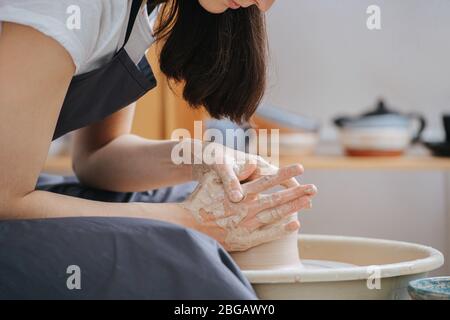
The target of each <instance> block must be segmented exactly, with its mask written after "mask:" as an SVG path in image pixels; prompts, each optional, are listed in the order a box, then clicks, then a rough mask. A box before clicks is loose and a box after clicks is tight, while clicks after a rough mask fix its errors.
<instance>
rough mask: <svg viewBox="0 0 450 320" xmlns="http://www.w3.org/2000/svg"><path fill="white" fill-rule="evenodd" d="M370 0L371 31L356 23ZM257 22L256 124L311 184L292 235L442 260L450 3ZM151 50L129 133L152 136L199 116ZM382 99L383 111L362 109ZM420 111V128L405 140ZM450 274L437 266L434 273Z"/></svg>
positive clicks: (293, 0)
mask: <svg viewBox="0 0 450 320" xmlns="http://www.w3.org/2000/svg"><path fill="white" fill-rule="evenodd" d="M373 4H376V5H377V6H378V7H379V8H380V10H381V11H380V13H381V15H380V18H381V29H380V30H369V29H368V28H367V25H366V22H367V19H368V18H369V16H370V14H368V13H367V12H366V11H367V8H368V7H369V6H370V5H373ZM267 25H268V34H269V43H270V54H271V60H270V61H271V63H270V70H269V73H270V76H269V87H268V91H267V95H266V97H265V100H264V103H263V106H262V108H261V111H260V112H259V114H258V115H257V117H256V118H255V119H254V123H255V124H256V125H258V126H259V127H261V128H274V127H276V128H281V133H282V135H281V137H280V143H281V145H280V152H281V154H280V155H281V163H282V164H287V163H291V162H300V163H302V164H303V165H304V166H305V169H306V172H305V174H304V175H303V176H302V177H301V181H302V182H305V183H314V184H316V185H317V186H318V188H319V195H318V196H317V198H316V200H315V202H314V208H313V209H311V210H309V211H305V212H301V213H300V218H301V222H302V230H301V232H304V233H319V234H335V235H353V236H367V237H376V238H386V239H393V240H403V241H411V242H417V243H421V244H426V245H430V246H433V247H435V248H436V249H438V250H441V251H442V252H443V253H444V254H445V255H446V256H447V257H450V160H449V159H450V158H446V157H443V156H445V155H448V153H450V147H448V143H446V142H445V141H444V140H445V139H446V136H445V131H444V127H443V125H442V122H443V120H442V116H443V115H444V114H446V113H449V114H450V58H449V57H450V42H449V41H448V36H449V32H450V1H448V0H386V1H382V0H377V1H366V0H342V1H328V0H279V1H277V3H276V4H275V5H274V7H273V9H272V10H271V11H270V12H269V13H268V17H267ZM156 50H157V48H151V50H149V57H150V60H151V64H152V67H153V69H154V71H155V74H156V76H157V78H158V81H159V86H158V88H157V89H156V90H153V91H152V92H150V93H149V94H147V95H146V96H145V97H144V98H142V99H141V100H140V101H139V102H138V110H137V114H136V119H135V125H134V129H133V130H134V132H135V133H137V134H140V135H142V136H145V137H149V138H155V139H162V138H169V137H170V134H171V132H172V131H173V130H174V129H176V128H182V127H184V128H188V129H190V130H192V128H193V121H194V120H205V119H207V116H206V115H205V114H204V112H202V111H195V112H194V111H192V110H190V109H188V107H187V105H186V103H185V102H184V101H183V100H182V99H181V98H180V94H179V93H180V90H181V88H180V87H179V86H175V90H174V91H175V92H173V91H171V90H170V89H169V88H168V86H167V81H166V79H165V78H164V77H163V76H162V75H161V74H160V72H159V70H158V64H157V59H156V58H155V56H156V54H155V52H156ZM380 98H382V99H383V101H384V106H383V107H382V108H381V110H380V108H379V109H378V112H372V113H371V114H370V115H366V116H361V115H362V114H363V113H367V112H370V111H375V110H376V107H377V106H378V107H379V106H380V105H379V104H378V102H377V101H378V100H379V99H380ZM394 111H395V112H396V113H393V112H394ZM411 113H414V114H415V116H412V115H411ZM341 116H344V117H345V118H343V119H341V120H342V121H341V122H339V126H337V125H336V124H335V122H336V121H335V120H336V119H337V117H341ZM420 116H422V117H424V119H425V120H426V124H427V125H426V128H425V129H424V131H423V132H422V135H421V137H420V143H416V144H414V145H411V144H410V142H411V140H412V139H413V138H414V136H415V135H416V133H417V131H419V129H420V120H418V119H420ZM67 141H68V138H67V137H66V138H63V139H60V140H59V141H56V142H55V143H54V145H53V146H52V150H51V155H50V156H49V160H48V163H47V166H46V169H45V170H46V171H49V172H57V173H70V160H69V158H68V156H67V153H68V151H67V145H68V143H67ZM424 142H429V148H431V149H430V150H429V149H428V148H427V147H426V145H425V144H424ZM352 151H353V152H356V153H357V154H356V155H358V156H357V157H354V155H355V153H353V154H352ZM434 155H439V157H436V156H434ZM449 272H450V264H449V263H446V265H445V266H444V267H443V268H441V269H440V270H438V272H437V274H444V273H449Z"/></svg>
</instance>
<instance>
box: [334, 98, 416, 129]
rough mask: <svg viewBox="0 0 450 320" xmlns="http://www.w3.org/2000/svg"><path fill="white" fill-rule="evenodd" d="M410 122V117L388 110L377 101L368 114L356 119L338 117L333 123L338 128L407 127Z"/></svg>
mask: <svg viewBox="0 0 450 320" xmlns="http://www.w3.org/2000/svg"><path fill="white" fill-rule="evenodd" d="M410 121H411V117H410V116H409V115H407V114H405V115H403V114H401V113H400V112H397V111H394V110H390V109H389V108H388V107H386V104H385V102H384V100H382V99H380V100H378V102H377V104H376V107H375V109H373V110H370V111H369V112H365V113H363V114H361V115H359V116H356V117H338V118H335V119H334V123H335V124H336V125H337V126H338V127H348V126H351V127H353V126H358V127H374V126H381V127H385V126H390V127H392V126H393V127H407V126H408V125H409V123H410Z"/></svg>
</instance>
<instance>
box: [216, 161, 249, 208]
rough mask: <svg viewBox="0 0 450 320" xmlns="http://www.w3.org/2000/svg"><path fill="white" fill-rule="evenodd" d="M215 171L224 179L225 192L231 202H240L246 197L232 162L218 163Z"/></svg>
mask: <svg viewBox="0 0 450 320" xmlns="http://www.w3.org/2000/svg"><path fill="white" fill-rule="evenodd" d="M215 169H216V170H215V171H216V173H217V174H218V175H219V177H220V179H221V180H222V184H223V188H224V190H225V193H226V194H227V196H228V199H230V201H231V202H239V201H241V200H242V199H243V198H244V191H243V190H242V187H241V183H240V181H239V179H238V177H237V175H236V173H235V171H234V169H233V165H231V164H226V163H225V164H216V165H215Z"/></svg>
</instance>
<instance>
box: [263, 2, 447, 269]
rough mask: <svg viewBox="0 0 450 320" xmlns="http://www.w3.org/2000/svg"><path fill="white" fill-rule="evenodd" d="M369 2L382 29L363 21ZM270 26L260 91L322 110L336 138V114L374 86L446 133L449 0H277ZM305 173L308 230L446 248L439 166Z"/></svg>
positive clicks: (292, 106)
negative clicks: (266, 75)
mask: <svg viewBox="0 0 450 320" xmlns="http://www.w3.org/2000/svg"><path fill="white" fill-rule="evenodd" d="M371 4H377V5H379V6H380V7H381V18H382V30H380V31H369V30H368V29H367V27H366V19H367V14H366V9H367V7H368V6H369V5H371ZM268 30H269V39H270V47H271V57H272V60H271V70H270V83H269V90H268V94H267V97H266V100H267V101H268V102H269V103H270V104H273V105H277V106H279V107H280V108H285V109H288V110H292V111H296V112H298V113H301V114H305V115H308V116H312V117H315V118H318V119H320V120H321V122H322V123H323V125H324V130H323V137H324V138H327V139H333V138H335V130H334V129H333V127H332V126H331V125H330V123H331V121H330V119H331V118H332V117H333V116H335V115H337V114H341V113H344V114H346V113H349V114H357V113H360V112H362V111H364V110H367V108H369V107H370V106H371V105H372V104H373V103H374V101H375V100H376V98H377V97H378V96H383V97H385V98H386V99H387V100H388V102H389V103H390V104H392V105H393V106H395V107H396V108H397V109H399V110H401V111H405V112H406V111H416V112H421V113H423V114H425V115H426V116H427V118H428V121H429V128H428V129H427V131H426V137H427V138H428V139H440V138H442V137H443V130H442V129H441V124H440V115H441V114H442V113H444V112H446V111H447V112H448V113H450V1H448V0H385V1H383V0H370V1H368V0H278V1H277V3H276V4H275V6H274V8H273V10H271V12H270V13H269V14H268ZM303 179H304V181H305V182H312V183H315V184H317V185H318V187H319V190H320V193H319V196H318V198H317V199H316V201H315V204H314V205H315V207H314V208H313V209H312V210H311V211H310V212H309V213H308V212H305V213H302V214H301V219H302V225H303V228H302V231H303V232H305V233H325V234H327V233H328V234H342V235H357V236H370V237H381V238H389V239H397V240H405V241H413V242H419V243H423V244H427V245H431V246H434V247H436V248H437V249H440V250H442V251H443V252H446V253H448V252H449V251H450V244H449V243H448V239H449V238H447V233H448V226H449V225H450V224H449V223H448V221H447V219H448V218H447V213H446V210H447V209H446V194H445V189H444V185H445V176H444V174H443V173H440V172H417V173H411V172H408V173H406V172H384V171H380V172H364V171H360V172H350V171H335V172H329V171H326V172H324V171H309V172H306V174H305V176H304V178H303ZM448 258H449V259H450V257H448ZM446 272H447V273H450V267H447V271H446ZM440 273H445V271H443V270H441V271H440Z"/></svg>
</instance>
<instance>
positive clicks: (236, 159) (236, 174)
mask: <svg viewBox="0 0 450 320" xmlns="http://www.w3.org/2000/svg"><path fill="white" fill-rule="evenodd" d="M199 149H200V148H197V150H199ZM194 150H195V148H194ZM201 150H202V161H201V164H199V165H195V164H194V167H193V176H194V178H195V179H196V180H198V179H200V177H201V176H202V175H203V174H204V173H205V172H207V171H209V170H213V171H215V172H216V173H217V175H218V176H219V177H220V179H221V180H222V184H223V188H224V190H225V192H226V194H227V196H228V198H229V200H230V201H231V202H239V201H241V200H242V199H244V197H245V196H246V195H245V194H244V190H243V188H242V186H241V181H244V180H245V181H252V180H255V179H258V178H261V177H263V176H267V177H268V178H270V176H271V175H275V174H277V173H278V170H279V168H278V167H276V166H274V165H271V164H270V163H269V162H267V161H266V160H264V159H263V158H262V157H260V156H257V155H253V154H246V153H244V152H241V151H237V150H234V149H230V148H227V147H225V146H223V145H221V144H218V143H214V142H206V143H205V142H202V147H201ZM197 156H198V155H195V154H194V158H196V157H197ZM197 159H198V157H197ZM300 168H301V173H303V167H300ZM281 185H282V186H284V187H286V188H291V187H295V186H299V183H298V182H297V180H296V179H295V178H291V179H288V180H286V181H284V182H283V183H281Z"/></svg>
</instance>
